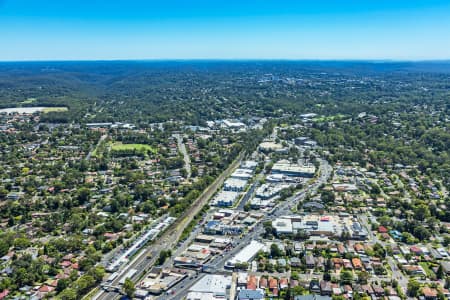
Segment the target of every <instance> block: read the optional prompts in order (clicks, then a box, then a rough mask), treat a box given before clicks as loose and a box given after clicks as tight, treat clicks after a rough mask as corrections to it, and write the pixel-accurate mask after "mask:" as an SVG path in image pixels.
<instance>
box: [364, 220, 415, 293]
mask: <svg viewBox="0 0 450 300" xmlns="http://www.w3.org/2000/svg"><path fill="white" fill-rule="evenodd" d="M358 218H359V220H360V222H361V224H362V225H363V226H364V227H366V229H367V231H368V232H369V237H370V238H369V240H370V241H371V242H372V243H373V244H376V243H378V244H380V245H382V246H383V247H384V248H385V249H386V247H387V246H388V244H387V243H385V242H384V241H382V240H380V239H378V237H377V235H376V234H373V232H372V230H371V226H370V224H369V220H368V218H367V215H365V214H361V215H359V216H358ZM386 261H387V263H388V264H389V267H390V268H391V271H392V279H395V280H397V281H398V284H399V286H400V287H401V288H402V289H403V292H404V293H406V291H407V287H408V281H409V279H408V277H407V276H405V275H404V274H403V273H402V271H401V270H400V269H399V268H398V267H397V264H396V263H395V262H394V259H393V258H392V257H390V256H387V257H386Z"/></svg>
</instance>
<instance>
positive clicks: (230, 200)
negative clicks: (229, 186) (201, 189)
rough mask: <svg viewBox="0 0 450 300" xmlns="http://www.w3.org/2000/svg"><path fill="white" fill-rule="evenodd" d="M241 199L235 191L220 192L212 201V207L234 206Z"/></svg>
mask: <svg viewBox="0 0 450 300" xmlns="http://www.w3.org/2000/svg"><path fill="white" fill-rule="evenodd" d="M238 197H239V193H238V192H233V191H220V192H219V193H218V194H217V195H216V196H215V197H214V199H213V200H212V203H211V204H212V205H214V206H220V207H230V206H233V205H234V203H235V202H236V200H237V199H238Z"/></svg>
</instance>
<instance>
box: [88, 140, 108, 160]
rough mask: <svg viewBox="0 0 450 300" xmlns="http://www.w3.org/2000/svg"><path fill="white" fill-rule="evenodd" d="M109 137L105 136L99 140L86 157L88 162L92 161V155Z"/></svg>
mask: <svg viewBox="0 0 450 300" xmlns="http://www.w3.org/2000/svg"><path fill="white" fill-rule="evenodd" d="M107 137H108V135H107V134H104V135H102V136H101V137H100V139H99V140H98V142H97V144H96V145H95V147H94V148H92V149H91V151H89V153H88V155H86V160H90V159H91V156H92V154H93V153H94V151H95V149H97V147H98V146H100V144H101V143H102V142H103V141H104V140H105V139H106V138H107Z"/></svg>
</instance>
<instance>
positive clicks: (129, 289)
mask: <svg viewBox="0 0 450 300" xmlns="http://www.w3.org/2000/svg"><path fill="white" fill-rule="evenodd" d="M123 291H124V293H125V294H126V295H127V296H128V297H129V298H133V296H134V292H135V291H136V287H135V286H134V282H133V281H131V279H130V278H126V279H125V282H124V283H123Z"/></svg>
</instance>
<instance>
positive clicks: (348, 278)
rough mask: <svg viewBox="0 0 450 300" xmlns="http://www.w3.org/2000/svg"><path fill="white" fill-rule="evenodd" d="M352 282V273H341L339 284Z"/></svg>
mask: <svg viewBox="0 0 450 300" xmlns="http://www.w3.org/2000/svg"><path fill="white" fill-rule="evenodd" d="M352 281H353V273H352V272H350V271H342V272H341V282H342V283H343V284H351V283H352Z"/></svg>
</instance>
